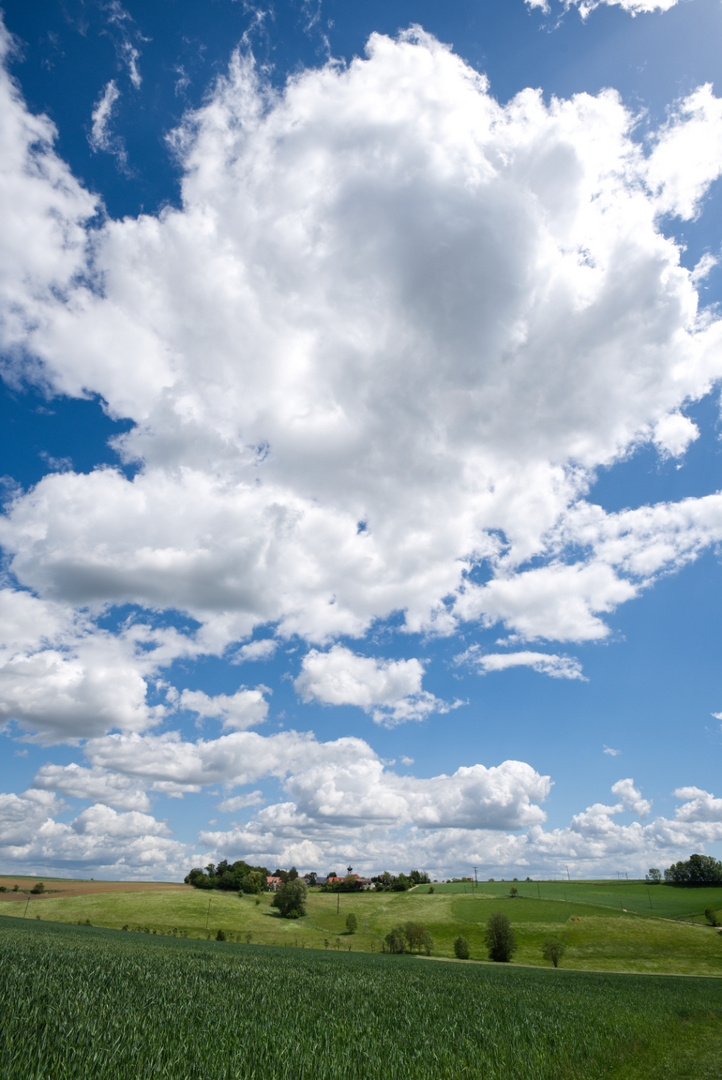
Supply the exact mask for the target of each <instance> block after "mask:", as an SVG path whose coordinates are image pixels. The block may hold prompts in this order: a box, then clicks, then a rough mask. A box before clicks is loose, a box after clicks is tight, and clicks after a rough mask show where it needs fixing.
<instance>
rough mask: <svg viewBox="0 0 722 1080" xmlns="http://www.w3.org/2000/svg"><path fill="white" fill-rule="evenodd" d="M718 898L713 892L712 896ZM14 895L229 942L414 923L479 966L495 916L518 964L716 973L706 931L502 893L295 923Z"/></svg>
mask: <svg viewBox="0 0 722 1080" xmlns="http://www.w3.org/2000/svg"><path fill="white" fill-rule="evenodd" d="M69 884H70V883H69ZM615 884H616V883H615ZM658 888H664V887H663V886H658ZM669 891H670V892H672V893H674V894H679V893H685V892H687V893H691V894H694V896H695V897H697V899H696V900H695V902H696V904H697V905H699V903H700V899H699V894H700V893H703V892H712V891H714V890H681V889H671V888H670V889H669ZM719 893H720V890H716V894H717V897H718V898H719ZM18 896H19V899H17V900H16V901H15V902H14V903H7V904H5V905H4V906H3V908H2V912H3V914H7V915H14V916H16V917H20V918H22V917H23V916H25V918H26V919H27V920H31V921H37V920H38V917H39V919H40V920H41V921H48V920H52V921H56V922H62V923H83V924H86V923H89V924H91V925H93V926H104V927H108V928H112V929H118V930H120V929H123V928H127V929H128V930H131V931H144V932H146V933H149V934H150V935H156V936H158V935H167V936H173V937H186V938H195V939H200V940H206V939H207V938H209V937H211V938H215V936H216V934H217V932H218V931H219V930H223V931H224V932H225V934H226V935H227V938H228V940H230V941H234V942H241V943H252V944H254V945H276V946H291V947H296V948H299V949H304V948H305V949H308V948H311V949H328V950H330V951H339V952H340V951H343V952H348V951H353V952H354V953H357V952H364V953H377V952H380V951H381V949H382V945H383V939H384V937H385V935H386V934H387V933H388V932H389V930H390V929H391V928H392V927H394V926H397V925H399V924H400V923H405V922H407V921H411V922H420V923H423V924H424V925H425V926H426V927H427V929H428V931H429V933H430V934H431V937H432V938H433V941H434V947H433V955H434V956H435V957H446V958H451V957H453V956H454V940H455V939H456V937H457V936H458V935H459V934H461V935H463V937H465V938H466V939H467V941H468V943H469V946H470V949H471V957H472V959H473V960H485V959H486V955H487V954H486V949H485V945H484V930H485V926H486V920H487V919H488V917H489V915H490V914H491V912H492V911H499V910H500V911H503V912H504V913H505V914H507V915H508V916H509V919H510V920H511V923H512V926H513V929H514V932H515V934H516V937H517V941H518V946H519V948H518V951H517V952H516V953H515V955H514V958H513V961H514V963H516V964H528V965H535V966H543V965H544V961H543V959H542V956H541V947H542V945H543V944H544V942H545V941H547V940H549V939H550V938H554V939H559V940H561V941H563V942H564V944H565V946H566V952H565V955H564V958H563V961H562V964H563V967H564V968H570V969H577V970H600V971H630V972H657V973H670V974H686V975H720V976H722V934H720V933H719V932H718V931H715V930H714V929H712V928H711V927H709V926H706V925H701V924H699V923H697V924H693V923H691V922H689V921H686V922H675V921H673V920H671V919H670V918H668V917H667V918H661V917H659V916H657V915H656V914H654V913H649V912H648V913H647V914H644V913H640V914H637V913H634V912H629V911H628V912H625V911H623V910H622V909H621V908H619V907H618V908H615V907H613V906H605V905H600V904H590V903H585V902H582V901H578V900H575V901H571V900H566V901H565V900H561V899H559V900H553V899H549V900H544V899H542V900H539V899H535V898H534V897H533V896H532V897H526V896H524V894H522V895H521V896H519V897H516V898H514V899H512V898H511V897H509V895H508V890H507V893H506V894H502V895H497V896H492V895H489V894H484V893H480V892H479V891H477V892H476V894H473V893H471V892H466V893H464V892H463V891H458V890H452V891H447V892H442V891H438V890H436V889H435V891H434V892H433V893H429V891H428V889H427V888H425V887H422V888H420V889H415V890H413V891H411V892H406V893H380V894H376V893H342V894H341V895H340V896H337V895H336V894H333V893H322V892H319V891H317V890H311V891H310V893H309V897H308V904H307V911H308V913H307V915H306V916H305V917H304V918H303V919H299V920H296V921H292V920H287V919H282V918H280V917H279V916H278V913H277V912H276V910H275V909H274V908H273V907H272V906H271V901H272V899H273V897H272V895H271V894H269V893H266V894H264V895H262V896H260V897H258V898H256V897H255V896H246V895H241V896H239V895H237V894H235V893H229V892H219V891H212V892H206V891H203V890H197V889H193V888H192V887H190V886H184V885H180V886H176V887H175V888H174V889H169V888H167V887H155V886H152V885H150V884H147V885H145V886H144V887H143V888H136V890H135V891H125V890H123V891H121V890H120V889H119V890H117V891H113V892H100V891H98V892H92V893H85V894H82V893H81V894H80V895H77V894H74V893H73V890H71V889H69V890H67V891H65V892H62V893H50V892H48V893H47V894H45V895H44V896H39V897H38V896H30V897H29V895H28V894H18ZM350 912H353V913H354V914H355V915H356V918H357V922H358V929H357V932H356V933H355V934H349V933H347V930H346V916H347V915H348V914H349V913H350Z"/></svg>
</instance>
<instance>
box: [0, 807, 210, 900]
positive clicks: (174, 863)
mask: <svg viewBox="0 0 722 1080" xmlns="http://www.w3.org/2000/svg"><path fill="white" fill-rule="evenodd" d="M62 809H63V804H62V803H60V801H59V800H58V799H57V796H56V795H55V794H54V793H52V792H49V791H42V790H37V789H36V790H33V789H31V790H30V791H26V792H24V793H23V794H22V795H8V794H0V857H2V859H3V861H4V862H7V861H9V860H12V863H13V865H14V866H16V867H17V868H18V870H19V872H22V871H23V870H24V871H25V872H30V873H52V872H55V873H65V874H69V873H70V874H72V873H75V874H77V873H79V872H80V873H82V872H83V870H84V869H85V868H86V867H91V868H93V869H94V870H95V871H96V872H97V873H100V874H106V875H107V876H108V877H117V878H120V879H126V878H131V879H138V878H142V879H148V880H151V881H153V880H155V881H157V880H159V879H160V880H162V879H163V878H165V879H166V880H173V879H174V878H177V877H178V871H179V868H180V867H182V866H183V865H184V864H185V862H186V861H187V859H188V854H189V850H188V845H186V844H182V843H179V842H178V841H176V840H173V839H171V838H170V837H168V835H167V834H168V832H169V829H168V826H167V825H166V824H165V823H164V822H161V821H157V820H156V819H155V818H153V817H152V816H151V815H149V814H143V813H139V812H138V811H133V810H131V811H127V812H125V813H118V812H116V811H115V810H113V809H112V808H110V807H108V806H102V805H93V806H90V807H88V809H87V810H84V811H83V812H82V813H81V814H79V815H78V816H77V817H76V818H74V819H73V820H72V821H70V822H69V823H63V822H59V821H56V820H55V819H56V817H57V815H58V814H59V813H60V811H61V810H62Z"/></svg>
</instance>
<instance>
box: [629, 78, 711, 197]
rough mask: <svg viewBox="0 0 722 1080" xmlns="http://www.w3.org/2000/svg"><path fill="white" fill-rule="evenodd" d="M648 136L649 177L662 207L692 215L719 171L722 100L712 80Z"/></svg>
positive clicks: (690, 96)
mask: <svg viewBox="0 0 722 1080" xmlns="http://www.w3.org/2000/svg"><path fill="white" fill-rule="evenodd" d="M652 141H653V148H652V152H651V154H650V156H649V160H648V162H647V178H648V183H649V184H650V185H651V186H652V188H653V189H654V190H655V191H656V193H657V200H658V205H659V210H660V212H661V213H669V214H676V215H678V216H679V217H681V218H692V217H695V216H696V215H697V214H698V212H699V208H700V203H701V201H702V199H703V198H704V195H705V194H706V192H707V189H708V188H709V185H710V184H711V183H712V181H713V180H716V179H717V178H718V177H719V175H720V173H722V101H720V99H719V98H716V97H715V96H714V94H713V92H712V84H711V83H706V84H705V85H704V86H700V87H698V88H697V89H696V90H695V91H694V93H693V94H690V95H689V97H686V98H685V99H684V100H683V101H681V102H680V103H679V106H678V108H677V109H676V111H675V112H673V113H672V115H671V116H670V118H669V120H668V122H667V124H666V125H665V126H664V127H663V128H662V129H661V130H660V131H658V132H657V133H656V134H655V135H654V136H653V140H652Z"/></svg>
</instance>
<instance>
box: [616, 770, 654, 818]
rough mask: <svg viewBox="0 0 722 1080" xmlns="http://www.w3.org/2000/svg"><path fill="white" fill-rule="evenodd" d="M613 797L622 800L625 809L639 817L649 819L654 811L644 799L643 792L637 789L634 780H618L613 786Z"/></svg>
mask: <svg viewBox="0 0 722 1080" xmlns="http://www.w3.org/2000/svg"><path fill="white" fill-rule="evenodd" d="M612 795H616V796H617V797H618V798H620V799H621V800H622V804H623V806H624V808H625V809H626V810H629V812H630V813H631V814H636V816H637V817H641V818H645V817H647V816H648V814H649V812H650V810H651V809H652V804H651V802H649V801H648V800H647V799H643V798H642V793H641V791H638V790H637V789H636V788H635V786H634V780H632V779H627V780H617V782H616V784H612Z"/></svg>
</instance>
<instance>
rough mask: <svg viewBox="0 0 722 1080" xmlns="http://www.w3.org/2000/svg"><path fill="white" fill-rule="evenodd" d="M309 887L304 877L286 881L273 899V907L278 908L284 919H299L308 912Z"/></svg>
mask: <svg viewBox="0 0 722 1080" xmlns="http://www.w3.org/2000/svg"><path fill="white" fill-rule="evenodd" d="M307 894H308V889H307V887H306V882H305V881H304V880H303V878H295V880H293V881H284V883H283V884H282V885H281V886H280V887H279V889H278V892H277V893H276V895H275V896H274V897H273V900H272V901H271V907H275V908H278V910H279V911H280V913H281V915H283V917H284V919H298V918H300V917H301V916H302V915H305V914H306V896H307Z"/></svg>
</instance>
